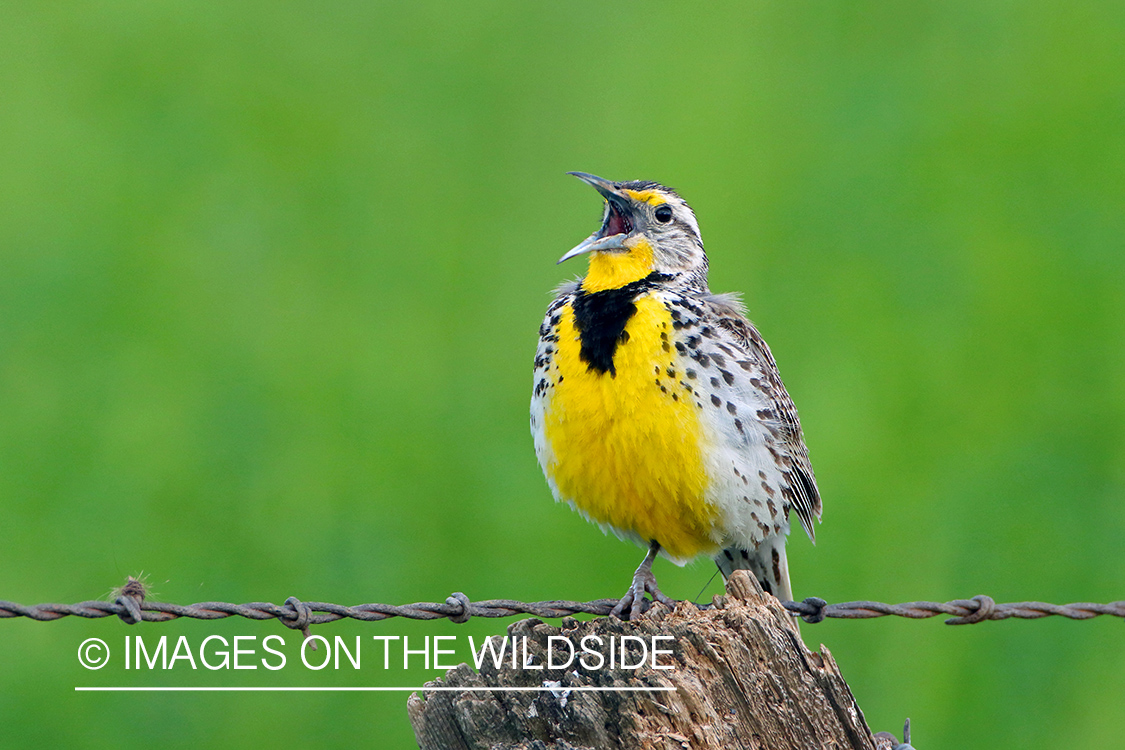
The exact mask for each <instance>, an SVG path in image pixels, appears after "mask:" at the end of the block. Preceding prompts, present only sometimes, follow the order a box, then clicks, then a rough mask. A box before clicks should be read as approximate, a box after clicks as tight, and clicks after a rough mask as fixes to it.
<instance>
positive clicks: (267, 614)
mask: <svg viewBox="0 0 1125 750" xmlns="http://www.w3.org/2000/svg"><path fill="white" fill-rule="evenodd" d="M115 594H116V598H115V599H114V600H113V601H86V602H79V603H78V604H36V605H30V606H25V605H22V604H17V603H15V602H9V601H0V619H2V618H9V617H27V618H29V619H32V620H38V621H40V622H46V621H50V620H58V619H60V618H63V617H85V618H99V617H113V616H116V617H119V618H121V620H122V621H124V622H126V623H128V624H130V625H134V624H136V623H138V622H142V621H143V622H167V621H169V620H175V619H178V618H180V617H187V618H191V619H195V620H221V619H224V618H227V617H245V618H247V619H249V620H270V619H276V620H278V621H280V622H281V623H282V624H283V625H285V626H286V627H289V628H293V629H294V630H300V631H301V632H302V633H304V634H305V635H306V636H307V635H308V629H309V626H310V625H322V624H324V623H328V622H335V621H336V620H343V619H352V620H361V621H363V622H374V621H377V620H386V619H389V618H392V617H404V618H406V619H409V620H438V619H442V618H447V619H449V620H451V621H453V622H456V623H464V622H468V621H469V619H470V618H473V617H511V616H513V615H532V616H534V617H544V618H560V617H570V616H573V615H577V614H588V615H600V616H606V615H609V613H610V610H612V609H613V607H614V605H616V604H617V600H616V599H596V600H594V601H589V602H575V601H565V600H555V601H543V602H519V601H514V600H512V599H488V600H485V601H479V602H474V601H470V600H469V597H467V596H465V595H464V594H462V593H461V592H457V593H455V594H453V595H452V596H450V597H448V598H447V599H446V600H445V601H444V602H418V603H415V604H402V605H393V604H358V605H355V606H351V607H348V606H343V605H340V604H331V603H328V602H305V601H301V600H300V599H298V598H297V597H294V596H291V597H289V598H288V599H286V600H285V603H284V604H272V603H270V602H250V603H247V604H231V603H229V602H200V603H197V604H187V605H184V604H169V603H166V602H153V601H146V600H145V595H146V590H145V585H144V583H143V582H141V581H140V580H138V579H136V578H133V577H130V578H129V579H128V581H127V582H126V583H125V585H124V586H123V587H122V588H121V589H119V590H117V591H116V592H115ZM645 603H646V606H645V610H647V609H648V607H650V606H652V604H651V603H650V602H648V600H645ZM696 606H699V607H700V608H701V609H706V608H708V607H709V606H710V605H706V604H704V605H696ZM781 606H783V607H784V608H785V609H786V610H788V612H789V613H790V614H791V615H793V616H795V617H800V618H801V619H802V620H804V621H805V622H808V623H817V622H821V621H822V620H824V619H825V618H840V619H847V620H862V619H868V618H872V617H887V616H889V615H894V616H895V617H906V618H910V619H913V620H921V619H926V618H930V617H936V616H937V615H952V617H950V618H949V619H947V620H946V621H945V622H946V624H948V625H970V624H973V623H978V622H984V621H985V620H1007V619H1012V618H1015V619H1021V620H1035V619H1039V618H1040V617H1052V616H1058V617H1066V618H1069V619H1071V620H1089V619H1091V618H1093V617H1099V616H1101V615H1110V616H1113V617H1121V618H1125V601H1118V602H1110V603H1109V604H1095V603H1089V602H1078V603H1074V604H1048V603H1046V602H1014V603H1010V604H997V603H996V602H995V601H994V600H993V599H992V598H991V597H989V596H975V597H973V598H972V599H955V600H953V601H950V602H906V603H904V604H884V603H883V602H871V601H857V602H843V603H839V604H829V603H827V602H826V601H824V600H823V599H820V598H818V597H809V598H808V599H805V600H803V601H800V602H781Z"/></svg>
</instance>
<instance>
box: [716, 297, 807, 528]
mask: <svg viewBox="0 0 1125 750" xmlns="http://www.w3.org/2000/svg"><path fill="white" fill-rule="evenodd" d="M707 304H708V305H709V306H710V307H711V310H712V313H713V314H714V316H715V320H716V321H717V323H718V325H719V326H721V327H722V328H723V329H725V330H726V331H727V332H729V333H730V334H731V335H732V336H733V337H734V339H735V340H736V341H737V342H738V344H739V345H740V346H741V347H742V349H743V350H744V351H745V352H746V354H747V356H748V357H749V358H750V359H751V360H753V361H755V362H757V363H759V365H760V367H761V376H762V378H764V379H765V380H766V381H767V382H768V383H769V387H768V388H763V389H762V390H763V392H764V393H767V394H768V396H769V398H770V400H771V402H772V404H773V411H774V413H775V414H776V417H777V420H776V423H777V426H778V428H779V429H777V430H776V436H775V438H774V440H775V442H774V445H773V446H771V448H772V449H773V450H775V451H777V453H778V456H779V457H780V458H779V459H778V460H779V464H782V465H785V466H786V471H785V472H783V474H784V475H786V480H787V482H788V484H789V486H788V487H782V488H781V494H782V496H783V497H784V498H785V499H786V500H787V501H788V503H789V507H791V508H792V509H793V510H794V511H796V513H797V517H798V518H800V519H801V526H802V527H804V529H805V533H807V534H808V535H809V538H810V539H812V540H813V541H816V531H815V529H814V528H813V518H814V517H815V518H817V519H819V518H820V514H821V508H822V506H821V501H820V490H818V489H817V486H816V475H815V474H813V469H812V464H811V463H810V462H809V449H808V448H807V447H806V446H805V438H804V434H803V433H802V431H801V420H800V419H799V418H798V416H797V407H796V406H794V404H793V399H791V398H790V397H789V393H788V391H786V390H785V384H784V383H782V382H781V374H780V373H779V372H778V370H777V363H775V362H774V359H773V354H772V353H771V352H770V348H769V346H768V345H767V344H766V342H765V340H764V339H763V338H762V336H761V334H759V333H758V330H757V329H756V328H755V327H754V324H753V323H751V322H750V321H749V320H748V319H747V317H746V313H745V311H744V310H743V307H742V303H741V302H739V300H738V298H737V297H736V296H733V295H723V294H713V295H710V296H709V297H708V298H707Z"/></svg>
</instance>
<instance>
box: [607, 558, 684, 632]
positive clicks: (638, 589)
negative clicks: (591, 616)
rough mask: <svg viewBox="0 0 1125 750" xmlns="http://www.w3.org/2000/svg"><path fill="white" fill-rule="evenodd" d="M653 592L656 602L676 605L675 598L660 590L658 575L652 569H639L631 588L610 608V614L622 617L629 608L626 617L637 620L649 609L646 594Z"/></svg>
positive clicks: (670, 605)
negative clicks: (657, 581) (657, 582)
mask: <svg viewBox="0 0 1125 750" xmlns="http://www.w3.org/2000/svg"><path fill="white" fill-rule="evenodd" d="M646 593H648V594H652V599H653V601H655V602H660V603H661V604H664V605H667V606H669V607H672V606H674V605H675V603H676V602H675V600H673V599H670V598H669V597H667V596H665V595H664V594H663V593H661V591H660V587H659V586H657V585H656V576H654V575H653V574H652V571H651V570H638V571H637V572H636V574H635V575H634V576H633V583H632V584H631V585H630V586H629V590H628V591H626V592H625V596H623V597H621V601H619V602H617V604H616V606H614V608H613V609H612V610H610V613H609V614H610V616H612V617H616V618H618V619H622V617H621V615H623V614H624V613H625V610H626V609H628V610H629V616H628V617H627V618H624V619H628V620H629V621H635V620H637V619H638V618H639V617H640V616H641V615H642V614H644V612H645V611H646V610H647V607H646V606H645V605H646V603H647V602H646V600H645V594H646Z"/></svg>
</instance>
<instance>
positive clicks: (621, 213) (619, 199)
mask: <svg viewBox="0 0 1125 750" xmlns="http://www.w3.org/2000/svg"><path fill="white" fill-rule="evenodd" d="M567 174H571V175H574V176H575V177H577V178H578V179H580V180H582V181H583V182H585V183H586V184H588V185H591V186H593V188H594V189H595V190H597V191H598V192H599V193H601V194H602V196H603V197H604V198H605V202H606V212H605V221H604V222H603V223H602V226H601V229H599V230H598V231H596V232H594V233H593V234H591V235H590V236H589V237H587V238H586V239H585V240H584V241H582V242H581V243H580V244H579V245H578V246H577V247H575V248H574V249H573V250H571V251H570V252H568V253H567V254H566V255H564V256H563V257H561V258H559V261H558V262H559V263H562V262H563V261H564V260H570V259H571V258H573V257H574V256H576V255H584V254H585V253H592V252H596V251H599V250H623V249H625V238H626V237H628V236H629V233H630V232H632V231H633V216H632V213H631V211H630V210H629V199H628V198H627V197H626V196H625V195H623V194H622V193H621V192H620V191H619V190H618V188H617V185H616V184H614V183H612V182H610V181H609V180H606V179H603V178H601V177H595V176H594V175H592V174H586V173H585V172H567Z"/></svg>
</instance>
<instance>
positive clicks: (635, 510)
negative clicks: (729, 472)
mask: <svg viewBox="0 0 1125 750" xmlns="http://www.w3.org/2000/svg"><path fill="white" fill-rule="evenodd" d="M636 308H637V310H636V313H634V314H633V316H632V317H631V318H630V319H629V321H628V323H627V325H626V327H625V332H624V334H623V335H622V337H621V343H619V344H618V346H617V349H616V351H615V353H614V355H613V364H614V368H615V373H610V372H603V371H599V370H597V369H592V368H590V367H589V366H588V364H587V363H586V362H585V361H583V360H582V358H581V356H580V351H581V344H580V339H579V332H578V329H577V328H576V326H575V321H574V311H573V309H572V308H571V307H570V306H569V305H568V306H567V307H565V308H564V309H563V311H562V316H561V318H560V321H559V327H558V337H559V339H558V350H557V352H556V354H555V362H556V364H557V367H558V376H557V379H556V382H555V385H554V387H553V389H552V393H551V397H550V402H549V406H548V410H547V412H546V414H545V415H544V431H545V436H546V439H547V442H548V444H549V445H550V449H551V450H550V454H551V456H552V458H551V460H550V461H549V462H548V465H547V466H546V470H547V473H548V475H549V476H550V477H551V479H552V480H553V481H554V482H555V484H556V486H557V487H558V489H559V493H560V495H561V497H562V498H563V499H565V500H570V501H573V502H574V503H575V505H577V506H578V508H580V509H581V510H582V511H583V512H585V513H586V514H587V515H588V516H590V517H591V518H593V519H594V520H596V521H598V522H600V523H605V524H609V525H610V526H612V527H614V528H616V529H618V530H620V531H623V532H625V533H629V534H636V535H637V536H639V537H640V539H641V541H649V540H656V541H658V542H659V543H660V545H661V546H662V547H663V548H664V549H665V550H666V551H667V553H668V554H669V555H670V556H671V557H672V558H674V559H679V560H686V559H688V558H691V557H694V556H695V555H697V554H699V553H700V552H705V551H712V550H713V549H714V547H715V544H714V542H713V540H712V537H711V530H712V528H713V526H714V523H715V517H716V514H715V510H714V508H712V507H711V506H710V505H709V504H708V503H707V502H706V500H705V492H706V489H707V475H706V471H705V469H704V462H703V458H702V456H703V451H704V450H705V449H706V446H705V445H703V441H704V432H703V430H702V429H701V425H700V422H699V417H698V415H697V409H696V406H695V403H694V399H692V398H691V397H690V395H689V394H688V393H687V392H686V390H685V389H684V387H683V386H682V385H681V381H682V380H684V374H683V371H682V369H680V368H679V367H678V364H677V357H676V351H675V349H674V348H672V347H671V346H669V343H668V340H669V338H670V336H669V334H670V333H671V330H672V323H671V316H670V314H669V312H668V310H667V308H666V307H665V306H664V304H663V303H661V302H660V300H659V299H657V298H655V297H653V296H651V295H646V296H643V297H641V298H639V299H637V300H636Z"/></svg>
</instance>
